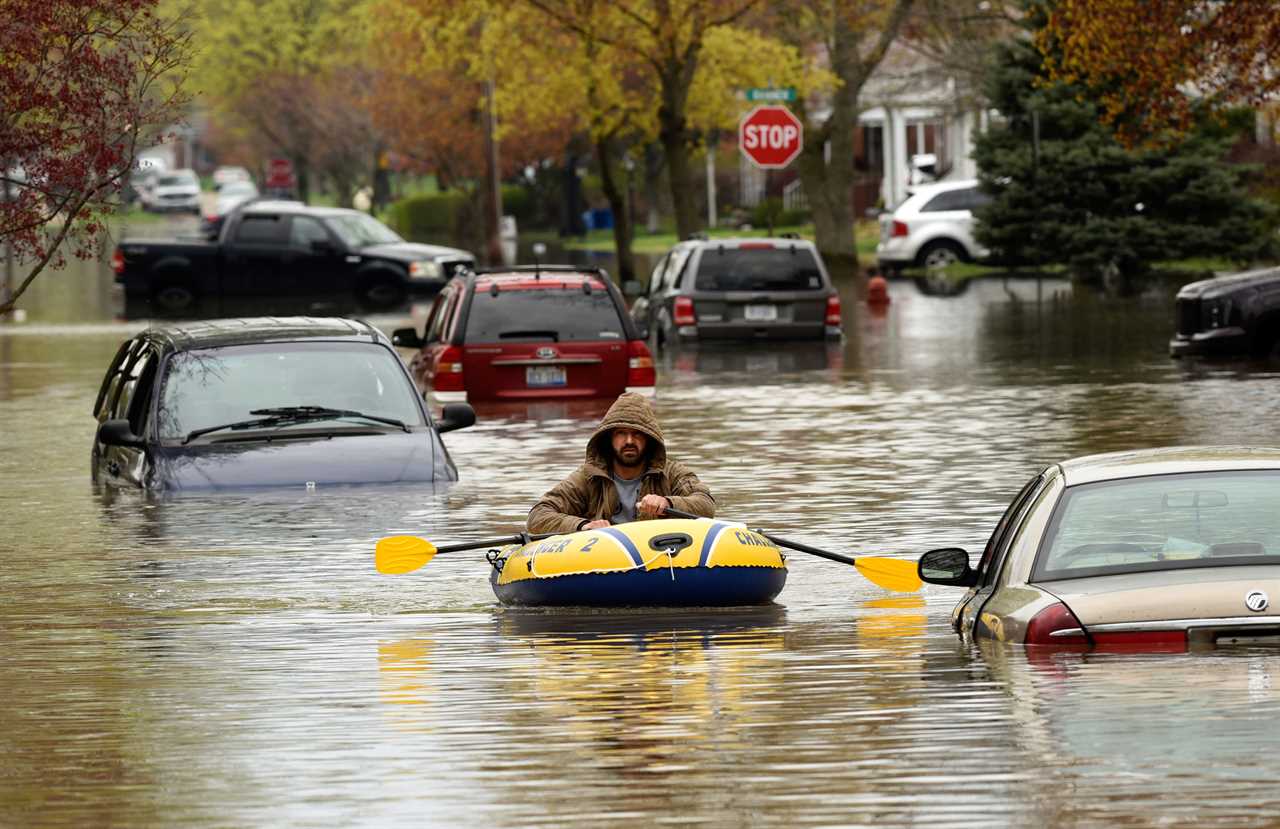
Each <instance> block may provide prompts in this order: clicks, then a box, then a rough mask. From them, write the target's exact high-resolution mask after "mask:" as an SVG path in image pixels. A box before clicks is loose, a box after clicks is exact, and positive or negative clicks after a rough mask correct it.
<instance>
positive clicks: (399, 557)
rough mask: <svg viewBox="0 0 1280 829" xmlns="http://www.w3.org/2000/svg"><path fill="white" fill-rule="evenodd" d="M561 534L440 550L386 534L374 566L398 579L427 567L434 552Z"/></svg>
mask: <svg viewBox="0 0 1280 829" xmlns="http://www.w3.org/2000/svg"><path fill="white" fill-rule="evenodd" d="M553 535H563V533H541V534H539V535H529V534H528V533H516V534H515V535H507V536H503V537H502V538H485V539H482V540H479V541H459V542H457V543H455V544H443V545H441V546H439V547H437V546H436V545H434V544H432V543H431V542H430V541H428V540H426V539H425V538H418V537H417V536H416V535H389V536H387V537H386V538H383V539H381V540H380V541H378V544H377V546H376V547H374V550H373V563H374V565H375V566H376V567H377V568H378V572H379V573H385V574H387V575H390V576H398V575H401V574H403V573H411V572H413V571H414V570H417V569H418V568H419V567H421V566H423V565H424V564H426V563H427V562H428V561H430V560H431V559H432V558H434V557H435V554H436V553H457V552H460V551H462V550H476V549H479V548H481V547H502V546H505V545H507V544H528V543H529V542H530V541H537V540H538V539H540V538H550V537H551V536H553Z"/></svg>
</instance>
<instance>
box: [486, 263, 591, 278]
mask: <svg viewBox="0 0 1280 829" xmlns="http://www.w3.org/2000/svg"><path fill="white" fill-rule="evenodd" d="M470 271H471V273H475V274H495V273H537V272H539V271H545V272H548V273H589V274H593V275H595V276H603V275H604V268H601V267H599V266H598V265H486V266H485V267H482V268H471V269H470Z"/></svg>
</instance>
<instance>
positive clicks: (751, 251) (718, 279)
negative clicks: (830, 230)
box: [694, 246, 822, 291]
mask: <svg viewBox="0 0 1280 829" xmlns="http://www.w3.org/2000/svg"><path fill="white" fill-rule="evenodd" d="M694 287H695V288H696V289H697V290H699V291H816V290H820V289H821V288H822V271H821V270H820V269H819V268H818V260H817V257H815V256H814V255H813V251H812V250H809V249H808V248H800V247H797V248H793V247H791V246H787V247H784V248H774V247H769V248H753V247H723V248H721V247H713V248H707V249H706V250H704V251H703V252H702V257H701V258H700V259H699V260H698V275H697V278H696V279H695V282H694Z"/></svg>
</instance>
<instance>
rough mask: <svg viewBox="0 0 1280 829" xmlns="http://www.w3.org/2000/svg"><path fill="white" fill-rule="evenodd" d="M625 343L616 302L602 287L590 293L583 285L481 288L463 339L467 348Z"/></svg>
mask: <svg viewBox="0 0 1280 829" xmlns="http://www.w3.org/2000/svg"><path fill="white" fill-rule="evenodd" d="M623 338H625V334H624V332H623V328H622V319H621V317H619V315H618V309H617V308H616V307H615V306H614V303H613V297H612V296H611V295H610V294H609V292H608V291H607V290H605V289H604V288H596V289H593V290H592V291H591V293H586V292H585V291H584V290H583V288H582V285H581V284H577V285H566V286H565V287H555V288H531V289H530V288H521V289H504V290H499V291H497V293H496V294H495V293H494V292H492V291H489V290H485V289H483V288H478V289H477V290H476V292H475V296H473V297H472V299H471V308H470V310H469V311H468V316H467V331H466V335H465V337H464V339H465V340H466V342H469V343H496V342H519V341H521V340H525V341H528V340H543V339H549V340H553V341H555V342H568V341H571V340H618V339H623Z"/></svg>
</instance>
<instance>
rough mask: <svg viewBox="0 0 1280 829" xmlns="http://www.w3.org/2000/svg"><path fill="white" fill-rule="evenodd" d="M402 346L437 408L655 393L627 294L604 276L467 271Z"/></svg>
mask: <svg viewBox="0 0 1280 829" xmlns="http://www.w3.org/2000/svg"><path fill="white" fill-rule="evenodd" d="M392 341H393V342H394V343H395V344H396V345H399V346H404V347H409V348H415V347H416V348H419V351H418V353H417V354H415V355H414V357H413V360H412V361H411V362H410V364H409V370H410V372H411V373H412V374H413V376H414V378H415V379H416V380H417V382H418V384H419V385H421V386H422V388H423V389H424V390H425V391H427V392H428V393H429V394H430V396H431V398H433V402H435V403H437V404H442V403H446V402H451V401H458V400H468V401H471V402H476V401H485V400H541V399H546V398H566V397H616V396H617V395H619V394H621V393H622V392H624V391H634V392H641V393H645V394H652V393H653V386H654V379H655V378H654V369H653V356H652V355H651V354H650V353H649V347H648V346H647V345H646V344H645V342H644V340H643V339H641V338H640V334H639V331H638V330H637V328H636V325H635V323H634V322H633V321H632V319H631V316H630V315H629V314H628V313H627V309H626V304H625V303H624V302H623V299H622V294H621V293H620V292H619V291H618V289H617V287H616V286H615V285H614V284H613V281H612V280H610V279H609V276H608V274H606V273H605V272H604V271H603V270H600V269H598V268H580V267H569V266H548V265H541V266H534V265H529V266H518V267H509V268H485V269H478V270H476V271H474V272H471V271H463V272H461V273H460V274H459V275H458V276H457V277H456V278H454V279H452V280H450V281H449V283H448V284H447V285H446V286H445V287H444V289H443V290H441V291H440V293H439V295H437V296H436V300H435V302H434V304H433V305H432V306H431V311H430V313H429V315H428V316H427V323H426V330H425V331H424V332H423V334H422V335H421V336H419V335H418V332H417V330H416V329H413V328H402V329H399V330H397V331H396V332H395V333H394V335H393V336H392Z"/></svg>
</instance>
